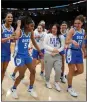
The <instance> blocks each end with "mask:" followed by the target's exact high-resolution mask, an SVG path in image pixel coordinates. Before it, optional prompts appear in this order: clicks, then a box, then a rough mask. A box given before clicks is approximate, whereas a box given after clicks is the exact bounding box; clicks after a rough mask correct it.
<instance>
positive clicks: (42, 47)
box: [32, 31, 46, 59]
mask: <svg viewBox="0 0 87 102" xmlns="http://www.w3.org/2000/svg"><path fill="white" fill-rule="evenodd" d="M45 35H46V33H44V32H41V34H40V33H39V32H38V31H34V37H37V36H40V38H35V41H36V43H37V45H38V46H39V47H40V49H41V52H42V53H43V54H44V45H43V41H44V37H45ZM32 57H33V58H36V59H38V58H40V59H41V58H42V57H41V56H40V55H39V52H38V50H36V48H35V47H33V52H32Z"/></svg>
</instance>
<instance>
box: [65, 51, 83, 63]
mask: <svg viewBox="0 0 87 102" xmlns="http://www.w3.org/2000/svg"><path fill="white" fill-rule="evenodd" d="M66 63H68V64H81V63H83V54H82V51H81V50H74V49H67V50H66Z"/></svg>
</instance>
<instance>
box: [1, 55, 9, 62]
mask: <svg viewBox="0 0 87 102" xmlns="http://www.w3.org/2000/svg"><path fill="white" fill-rule="evenodd" d="M10 60H11V57H10V55H7V56H4V55H1V62H9V61H10Z"/></svg>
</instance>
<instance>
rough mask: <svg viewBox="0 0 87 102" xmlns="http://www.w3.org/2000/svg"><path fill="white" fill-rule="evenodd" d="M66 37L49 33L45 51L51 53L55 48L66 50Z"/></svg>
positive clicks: (46, 38) (45, 42) (45, 39)
mask: <svg viewBox="0 0 87 102" xmlns="http://www.w3.org/2000/svg"><path fill="white" fill-rule="evenodd" d="M64 45H65V38H64V36H63V35H60V36H59V38H58V37H57V36H54V35H53V34H51V33H50V34H48V35H46V36H45V38H44V49H45V53H48V54H51V53H52V51H53V49H54V48H56V49H58V51H59V52H61V51H63V50H64Z"/></svg>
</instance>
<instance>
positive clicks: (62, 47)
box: [58, 35, 65, 52]
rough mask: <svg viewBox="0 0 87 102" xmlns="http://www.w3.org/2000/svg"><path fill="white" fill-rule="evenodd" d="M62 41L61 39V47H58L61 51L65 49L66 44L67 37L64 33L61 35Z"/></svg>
mask: <svg viewBox="0 0 87 102" xmlns="http://www.w3.org/2000/svg"><path fill="white" fill-rule="evenodd" d="M60 41H61V47H60V48H59V49H58V51H59V52H61V51H63V50H64V46H65V38H64V36H63V35H61V36H60Z"/></svg>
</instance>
